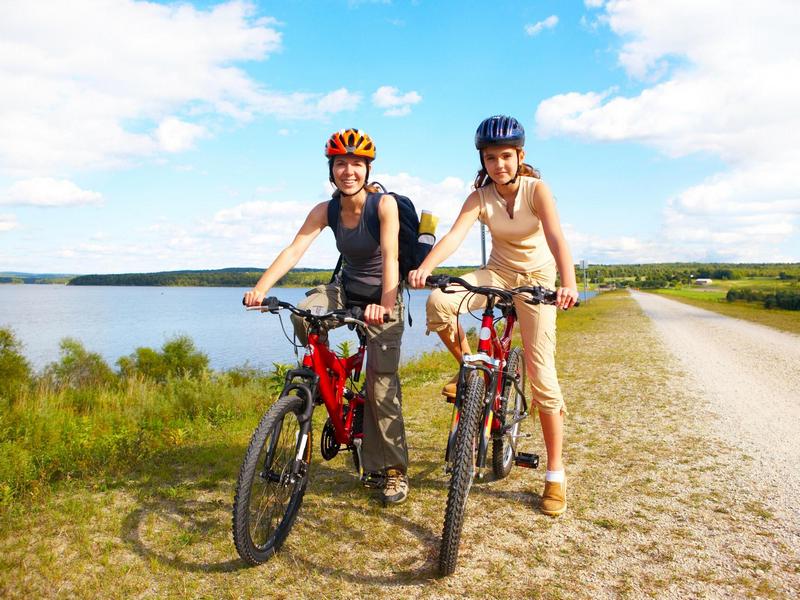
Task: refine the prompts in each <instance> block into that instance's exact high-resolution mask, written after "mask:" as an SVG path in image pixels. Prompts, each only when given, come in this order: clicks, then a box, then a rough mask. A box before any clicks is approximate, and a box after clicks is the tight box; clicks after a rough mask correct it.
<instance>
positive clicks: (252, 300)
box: [242, 288, 267, 306]
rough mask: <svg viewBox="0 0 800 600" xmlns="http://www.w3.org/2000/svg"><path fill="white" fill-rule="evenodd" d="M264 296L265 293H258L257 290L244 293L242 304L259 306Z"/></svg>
mask: <svg viewBox="0 0 800 600" xmlns="http://www.w3.org/2000/svg"><path fill="white" fill-rule="evenodd" d="M266 295H267V294H266V292H259V291H258V290H257V289H255V288H253V289H252V290H250V291H249V292H245V294H244V298H243V299H242V304H244V305H245V306H259V305H260V304H261V301H262V300H264V296H266Z"/></svg>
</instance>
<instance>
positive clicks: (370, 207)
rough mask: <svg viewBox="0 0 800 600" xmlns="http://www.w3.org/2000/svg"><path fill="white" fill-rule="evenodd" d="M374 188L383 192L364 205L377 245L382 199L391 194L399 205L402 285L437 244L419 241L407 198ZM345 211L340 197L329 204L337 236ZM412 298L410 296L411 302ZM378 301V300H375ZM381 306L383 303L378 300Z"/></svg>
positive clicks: (416, 219)
mask: <svg viewBox="0 0 800 600" xmlns="http://www.w3.org/2000/svg"><path fill="white" fill-rule="evenodd" d="M372 185H377V186H380V189H381V190H382V191H380V192H368V193H367V201H366V203H365V204H364V218H365V219H366V222H367V231H369V234H370V235H371V236H372V237H373V238H374V239H375V241H376V242H378V243H380V241H381V223H380V219H379V218H378V204H379V203H380V201H381V197H382V196H384V195H386V194H388V195H390V196H393V197H394V199H395V200H396V201H397V214H398V217H399V220H400V233H399V239H398V262H399V263H400V265H399V266H400V284H401V285H402V283H403V282H404V281H405V280H406V277H407V276H408V273H409V271H413V270H414V269H416V268H417V267H419V265H420V264H422V261H423V260H425V257H426V256H428V254H430V251H431V248H433V244H431V243H426V242H421V241H419V217H418V216H417V209H416V208H414V203H413V202H411V200H410V199H409V198H408V197H406V196H401V195H400V194H395V193H394V192H387V191H386V188H385V187H383V185H382V184H380V183H377V182H373V183H372ZM340 210H341V202H340V200H339V195H338V194H337V195H334V196H333V197H332V198H331V199H330V201H329V202H328V226H329V227H330V228H331V229H332V230H333V232H334V235H335V234H336V227H337V226H338V224H339V212H340ZM342 260H343V259H342V255H341V254H340V255H339V260H338V261H337V262H336V268H334V270H333V275H331V282H333V281H334V279H336V275H337V273H339V270H340V269H341V268H342ZM410 299H411V294H410V293H409V301H410ZM373 301H374V300H373ZM377 302H380V300H377ZM411 323H412V319H411V311H409V313H408V324H409V325H411Z"/></svg>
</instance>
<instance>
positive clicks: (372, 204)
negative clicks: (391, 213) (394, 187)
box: [364, 192, 385, 243]
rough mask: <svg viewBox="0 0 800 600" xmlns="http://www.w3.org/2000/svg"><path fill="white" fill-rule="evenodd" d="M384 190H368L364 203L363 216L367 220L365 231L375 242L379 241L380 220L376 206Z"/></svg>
mask: <svg viewBox="0 0 800 600" xmlns="http://www.w3.org/2000/svg"><path fill="white" fill-rule="evenodd" d="M384 195H385V192H370V193H369V194H367V201H366V203H365V204H364V218H365V219H366V220H367V231H369V234H370V235H371V236H372V237H373V239H374V240H375V241H376V242H379V243H380V241H381V221H380V217H379V216H378V207H379V205H380V203H381V198H382V197H383V196H384Z"/></svg>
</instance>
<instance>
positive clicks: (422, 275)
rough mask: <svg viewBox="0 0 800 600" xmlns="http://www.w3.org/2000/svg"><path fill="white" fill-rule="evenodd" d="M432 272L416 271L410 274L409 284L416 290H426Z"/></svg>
mask: <svg viewBox="0 0 800 600" xmlns="http://www.w3.org/2000/svg"><path fill="white" fill-rule="evenodd" d="M430 274H431V272H430V271H429V270H428V269H415V270H414V271H409V272H408V283H409V285H411V287H413V288H415V289H419V288H424V287H425V280H426V279H427V278H428V275H430Z"/></svg>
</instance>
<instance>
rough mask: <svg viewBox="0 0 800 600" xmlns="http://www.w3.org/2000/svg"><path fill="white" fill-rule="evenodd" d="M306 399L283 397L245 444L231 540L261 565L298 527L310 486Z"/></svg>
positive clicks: (247, 557)
mask: <svg viewBox="0 0 800 600" xmlns="http://www.w3.org/2000/svg"><path fill="white" fill-rule="evenodd" d="M303 408H304V402H303V401H302V400H301V399H300V398H298V397H297V396H284V397H282V398H280V399H279V400H278V401H277V402H276V403H275V404H273V405H272V407H270V409H269V410H268V411H267V412H266V413H265V414H264V416H263V417H262V419H261V422H260V423H259V424H258V427H256V430H255V432H254V433H253V437H252V438H251V439H250V445H249V446H248V448H247V454H245V457H244V461H243V462H242V468H241V470H240V471H239V479H238V481H237V482H236V495H235V496H234V500H233V542H234V544H235V545H236V551H237V552H238V553H239V556H241V557H242V559H243V560H244V561H245V562H247V563H249V564H251V565H258V564H261V563H263V562H265V561H267V560H268V559H269V558H270V557H272V555H273V554H275V552H277V551H278V550H279V549H280V547H281V546H282V545H283V542H284V541H285V540H286V536H288V535H289V531H291V529H292V525H294V521H295V518H296V517H297V512H298V511H299V510H300V505H301V504H302V502H303V494H305V491H306V485H307V484H308V467H309V464H310V462H311V429H310V426H309V427H307V430H308V431H307V434H304V433H303V427H302V426H301V424H300V416H301V415H302V413H303Z"/></svg>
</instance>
